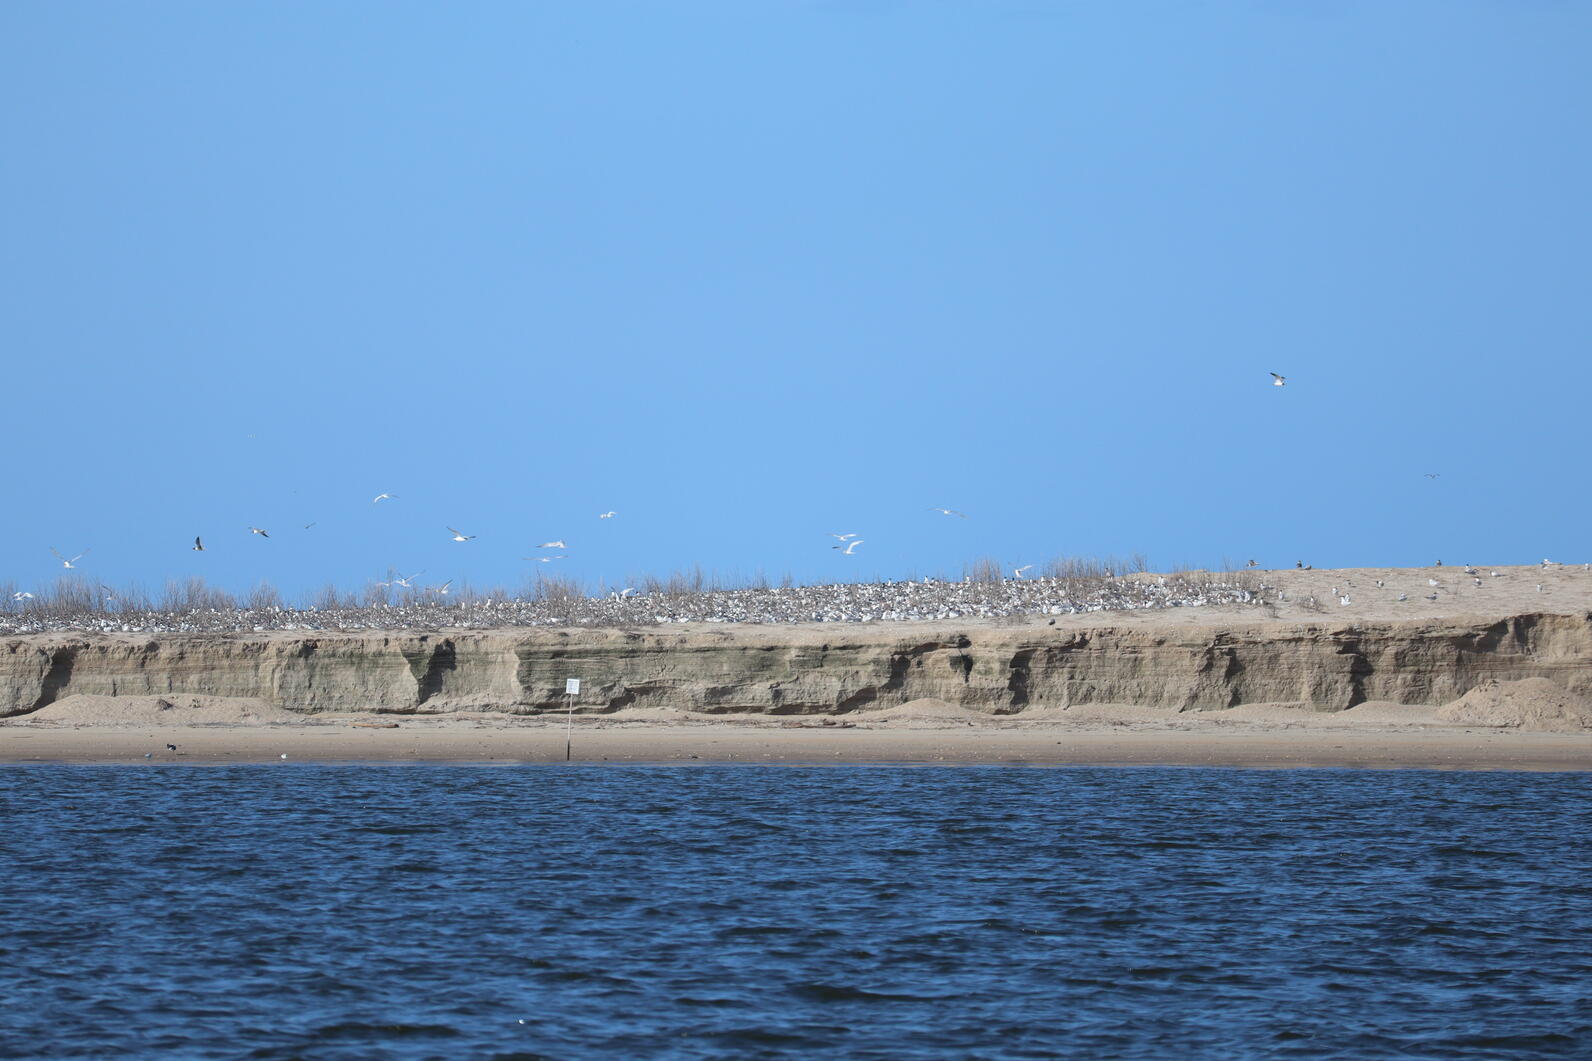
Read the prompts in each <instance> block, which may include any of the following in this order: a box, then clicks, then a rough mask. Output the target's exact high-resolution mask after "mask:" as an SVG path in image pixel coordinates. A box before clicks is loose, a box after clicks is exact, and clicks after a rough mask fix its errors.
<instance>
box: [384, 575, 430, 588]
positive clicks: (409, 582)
mask: <svg viewBox="0 0 1592 1061" xmlns="http://www.w3.org/2000/svg"><path fill="white" fill-rule="evenodd" d="M423 574H425V572H424V571H416V572H415V573H414V574H412V575H410V576H409V577H408V578H394V579H393V580H392V584H393V585H395V586H402V587H403V588H404V589H414V588H415V586H414V582H415V579H417V578H419V577H420V576H421V575H423Z"/></svg>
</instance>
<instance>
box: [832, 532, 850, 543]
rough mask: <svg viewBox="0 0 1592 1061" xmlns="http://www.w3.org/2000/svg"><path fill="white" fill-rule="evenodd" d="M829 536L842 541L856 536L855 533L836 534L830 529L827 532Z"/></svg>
mask: <svg viewBox="0 0 1592 1061" xmlns="http://www.w3.org/2000/svg"><path fill="white" fill-rule="evenodd" d="M829 536H830V537H831V538H834V539H836V540H837V541H842V542H843V541H849V540H850V539H852V538H855V537H856V535H855V534H836V533H835V532H834V531H830V532H829Z"/></svg>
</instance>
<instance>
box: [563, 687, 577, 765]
mask: <svg viewBox="0 0 1592 1061" xmlns="http://www.w3.org/2000/svg"><path fill="white" fill-rule="evenodd" d="M579 695H580V679H579V678H565V679H564V701H565V704H566V705H567V706H568V708H569V716H568V722H567V724H566V725H565V728H564V761H565V762H566V763H567V762H569V761H570V754H571V752H570V749H571V748H572V747H573V746H574V743H575V697H577V696H579Z"/></svg>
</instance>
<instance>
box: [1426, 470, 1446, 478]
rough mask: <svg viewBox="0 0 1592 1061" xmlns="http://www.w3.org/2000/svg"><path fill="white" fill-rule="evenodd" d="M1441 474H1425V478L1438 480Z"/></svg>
mask: <svg viewBox="0 0 1592 1061" xmlns="http://www.w3.org/2000/svg"><path fill="white" fill-rule="evenodd" d="M1442 474H1443V473H1442V472H1427V473H1426V477H1427V478H1428V479H1436V478H1439V477H1440V476H1442Z"/></svg>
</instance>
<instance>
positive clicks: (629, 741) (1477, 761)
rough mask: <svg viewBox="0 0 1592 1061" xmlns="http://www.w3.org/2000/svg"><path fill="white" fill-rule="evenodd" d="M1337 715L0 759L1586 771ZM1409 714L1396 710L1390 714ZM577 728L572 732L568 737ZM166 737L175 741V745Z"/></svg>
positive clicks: (131, 748)
mask: <svg viewBox="0 0 1592 1061" xmlns="http://www.w3.org/2000/svg"><path fill="white" fill-rule="evenodd" d="M1367 706H1368V707H1371V708H1372V709H1371V710H1363V709H1356V711H1348V712H1340V713H1334V714H1321V713H1315V712H1305V711H1295V710H1290V709H1259V710H1257V709H1248V708H1239V709H1235V710H1233V711H1227V712H1202V713H1200V715H1199V716H1198V717H1190V716H1188V715H1183V716H1175V715H1174V716H1168V715H1167V714H1165V713H1164V712H1155V711H1149V710H1145V709H1140V708H1131V707H1121V708H1115V709H1109V708H1107V709H1101V708H1096V709H1093V710H1090V711H1087V712H1084V711H1080V712H1078V715H1079V716H1080V717H1077V718H1075V719H1066V718H1062V717H1055V716H1059V715H1063V714H1065V713H1063V712H1057V713H1054V715H1053V716H1052V717H1050V718H1047V719H1044V720H1033V721H1023V722H1014V721H1005V722H1002V721H992V720H987V719H985V720H976V719H967V718H963V717H958V716H960V715H961V714H963V713H961V712H955V711H954V710H952V711H947V712H945V714H944V716H943V717H939V718H935V717H923V716H920V717H915V718H914V717H902V716H899V715H898V717H896V718H893V719H887V718H881V719H877V720H873V721H861V722H833V724H825V721H832V720H825V721H820V720H812V719H808V720H802V721H799V722H791V721H784V722H779V721H771V720H769V719H766V718H747V717H740V718H730V719H719V720H713V721H704V720H685V719H667V718H657V717H654V718H623V717H620V718H590V717H585V718H580V717H577V718H576V719H575V721H574V725H573V727H571V728H570V729H569V730H566V725H565V723H564V722H563V721H561V720H557V719H553V718H545V717H544V718H536V719H526V718H505V717H501V716H496V717H495V716H488V715H474V714H471V715H455V716H438V717H427V718H420V719H410V718H406V719H402V720H398V721H394V720H393V719H391V718H390V717H386V716H368V717H344V718H328V717H322V718H317V719H313V720H305V721H302V722H293V723H283V722H272V723H267V724H261V725H236V724H234V725H228V724H207V725H192V726H144V725H98V726H95V725H80V724H73V723H68V722H52V721H43V720H35V721H26V720H21V719H18V720H13V721H11V722H8V723H6V724H4V725H0V762H5V763H25V762H77V763H83V762H125V763H162V764H170V763H189V764H216V763H233V762H281V761H282V758H281V757H282V756H284V755H286V756H287V762H290V763H291V762H308V761H316V762H461V763H462V762H497V763H561V762H563V761H564V757H565V748H566V739H567V740H568V745H569V748H570V753H571V758H572V760H573V761H576V762H582V763H591V762H610V763H784V764H799V763H816V764H842V763H845V764H854V763H904V764H906V763H915V764H925V763H939V764H956V763H963V764H1013V765H1032V766H1066V765H1079V766H1083V765H1093V766H1109V765H1123V766H1146V765H1176V766H1239V767H1263V768H1278V767H1364V768H1384V769H1385V768H1420V769H1478V770H1588V769H1592V733H1577V732H1542V731H1521V730H1520V729H1519V728H1517V727H1478V726H1471V727H1459V726H1453V725H1443V724H1441V723H1440V722H1439V720H1437V719H1435V717H1434V716H1435V712H1433V711H1430V710H1426V709H1408V708H1404V709H1399V708H1394V707H1391V706H1384V707H1373V706H1372V705H1367ZM1395 713H1402V714H1403V716H1404V717H1403V719H1402V720H1401V721H1389V716H1390V715H1392V714H1395ZM567 733H568V737H566V734H567ZM167 745H175V746H176V750H175V751H173V750H170V749H168V747H167Z"/></svg>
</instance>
